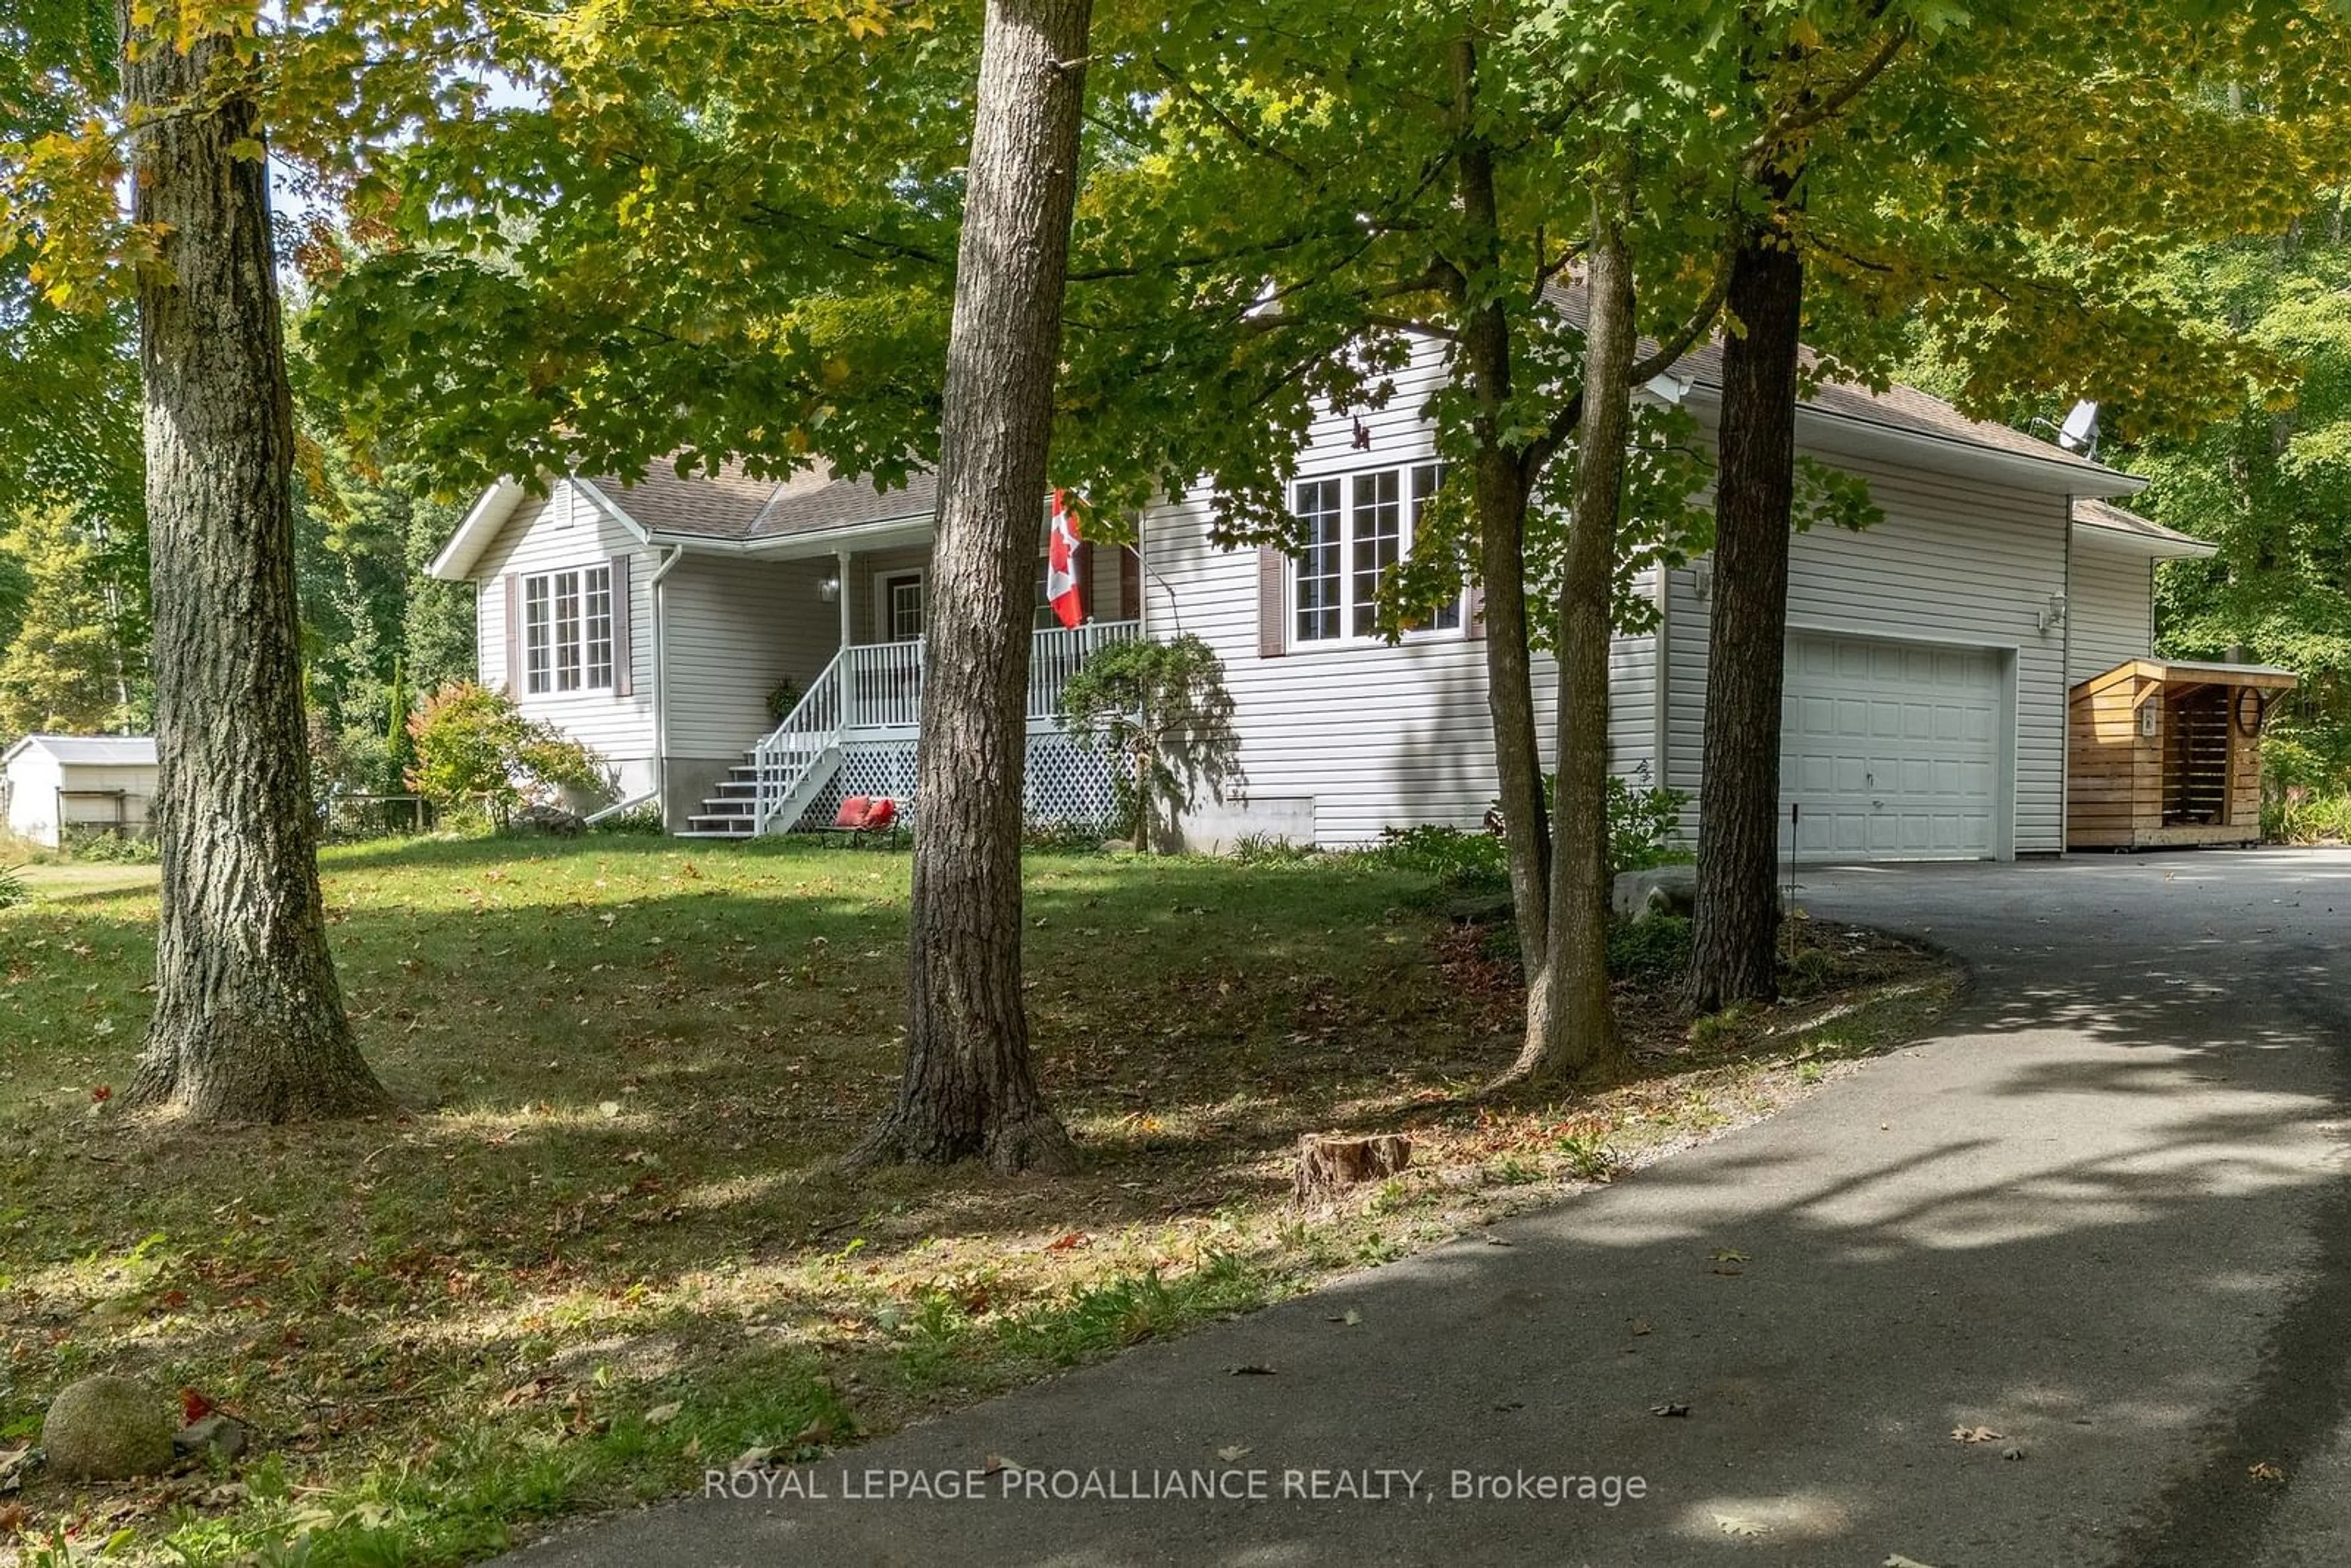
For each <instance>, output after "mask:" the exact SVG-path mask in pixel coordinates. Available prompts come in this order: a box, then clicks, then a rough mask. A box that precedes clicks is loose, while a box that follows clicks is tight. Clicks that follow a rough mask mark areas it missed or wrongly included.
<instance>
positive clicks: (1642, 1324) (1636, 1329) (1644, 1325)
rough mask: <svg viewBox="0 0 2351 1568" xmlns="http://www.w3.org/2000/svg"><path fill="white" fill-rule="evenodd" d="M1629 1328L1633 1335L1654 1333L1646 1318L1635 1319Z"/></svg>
mask: <svg viewBox="0 0 2351 1568" xmlns="http://www.w3.org/2000/svg"><path fill="white" fill-rule="evenodd" d="M1629 1326H1630V1327H1631V1329H1632V1331H1633V1333H1635V1335H1640V1334H1645V1333H1654V1332H1655V1331H1654V1330H1653V1329H1652V1328H1651V1327H1650V1324H1649V1320H1648V1319H1646V1318H1635V1319H1634V1320H1633V1322H1632V1323H1631V1324H1630V1325H1629Z"/></svg>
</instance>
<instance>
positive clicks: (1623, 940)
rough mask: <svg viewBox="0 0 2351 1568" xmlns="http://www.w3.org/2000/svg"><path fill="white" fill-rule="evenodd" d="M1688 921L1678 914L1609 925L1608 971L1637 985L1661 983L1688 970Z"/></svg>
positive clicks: (1676, 977) (1675, 978) (1673, 978)
mask: <svg viewBox="0 0 2351 1568" xmlns="http://www.w3.org/2000/svg"><path fill="white" fill-rule="evenodd" d="M1689 961H1690V923H1689V922H1688V921H1687V919H1685V918H1684V917H1682V916H1681V915H1652V916H1650V917H1649V918H1648V919H1646V920H1634V921H1618V922H1616V923H1615V924H1614V925H1610V926H1609V928H1608V972H1609V973H1610V974H1611V975H1613V976H1614V977H1616V978H1618V979H1620V980H1631V981H1633V982H1634V983H1635V984H1636V985H1644V986H1655V985H1663V984H1665V983H1666V982H1667V981H1669V980H1677V979H1679V978H1681V977H1682V976H1684V975H1685V974H1687V973H1688V972H1689Z"/></svg>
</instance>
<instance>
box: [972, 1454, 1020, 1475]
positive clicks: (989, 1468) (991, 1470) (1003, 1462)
mask: <svg viewBox="0 0 2351 1568" xmlns="http://www.w3.org/2000/svg"><path fill="white" fill-rule="evenodd" d="M1027 1468H1028V1467H1026V1466H1025V1465H1023V1464H1021V1462H1020V1461H1019V1460H1018V1459H1015V1458H1007V1457H1006V1456H1005V1455H1002V1454H990V1455H988V1456H987V1464H986V1465H985V1466H983V1467H982V1468H981V1469H980V1472H979V1473H980V1474H981V1475H984V1476H1000V1475H1002V1474H1003V1473H1004V1472H1005V1471H1007V1470H1012V1471H1015V1472H1018V1471H1019V1470H1022V1469H1027Z"/></svg>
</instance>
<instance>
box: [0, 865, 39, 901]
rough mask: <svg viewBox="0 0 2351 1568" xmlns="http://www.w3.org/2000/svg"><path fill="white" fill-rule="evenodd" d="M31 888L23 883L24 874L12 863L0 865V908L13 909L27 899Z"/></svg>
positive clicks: (29, 896) (30, 893)
mask: <svg viewBox="0 0 2351 1568" xmlns="http://www.w3.org/2000/svg"><path fill="white" fill-rule="evenodd" d="M32 896H33V890H32V889H31V888H28V887H26V885H25V875H24V873H22V872H20V871H18V870H17V869H16V867H15V866H12V865H0V909H14V908H16V905H18V904H24V903H26V902H27V901H29V900H30V899H31V898H32Z"/></svg>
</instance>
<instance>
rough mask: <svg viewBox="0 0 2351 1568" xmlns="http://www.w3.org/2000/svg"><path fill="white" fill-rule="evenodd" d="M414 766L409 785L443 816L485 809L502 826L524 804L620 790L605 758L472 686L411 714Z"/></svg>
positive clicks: (447, 690) (429, 700) (443, 693)
mask: <svg viewBox="0 0 2351 1568" xmlns="http://www.w3.org/2000/svg"><path fill="white" fill-rule="evenodd" d="M408 733H409V737H410V738H411V739H412V740H413V742H414V743H415V747H416V765H415V767H414V768H413V769H411V770H410V772H409V775H408V784H409V787H410V788H411V789H414V790H415V791H416V792H417V793H418V794H420V795H423V797H424V798H425V799H427V800H431V801H432V802H433V803H434V805H435V806H436V807H439V808H440V809H441V810H444V811H449V810H455V809H456V808H458V807H459V806H461V805H463V804H464V803H465V802H467V801H469V800H478V801H483V802H486V804H487V807H488V810H489V812H490V815H491V816H492V818H493V819H494V820H495V821H497V822H500V823H503V822H504V821H506V819H507V816H508V815H509V814H510V813H511V812H512V811H513V810H514V809H515V808H516V807H517V806H520V805H525V804H532V803H547V802H551V801H552V800H554V799H555V798H556V797H557V796H558V795H559V794H560V793H561V792H562V791H564V790H566V789H570V790H577V791H580V792H582V793H587V794H606V795H609V794H611V793H614V792H616V789H617V786H616V785H615V784H614V782H613V779H612V773H611V768H608V767H607V766H606V765H605V763H604V760H603V758H600V757H598V756H597V755H596V753H595V752H594V751H593V750H592V749H591V748H590V747H586V746H583V745H581V744H580V742H578V741H576V740H573V739H572V738H571V737H569V736H567V735H565V734H563V733H562V732H561V731H560V730H558V729H557V728H555V727H554V726H552V725H548V724H541V723H538V722H536V721H534V720H531V719H528V718H525V717H524V716H523V715H522V710H521V709H519V708H517V706H515V703H514V699H513V698H512V697H509V696H507V695H506V694H505V693H504V692H496V691H492V690H490V689H489V688H488V687H486V686H477V685H473V684H471V683H470V682H463V681H461V682H458V683H457V684H455V685H447V686H444V687H442V688H441V689H440V690H439V691H437V692H434V694H433V695H431V696H428V697H426V698H425V699H424V701H423V703H422V704H420V705H419V706H418V707H417V709H416V711H415V712H414V713H413V714H411V715H410V716H409V719H408Z"/></svg>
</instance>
